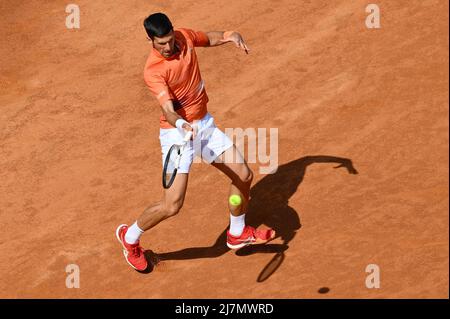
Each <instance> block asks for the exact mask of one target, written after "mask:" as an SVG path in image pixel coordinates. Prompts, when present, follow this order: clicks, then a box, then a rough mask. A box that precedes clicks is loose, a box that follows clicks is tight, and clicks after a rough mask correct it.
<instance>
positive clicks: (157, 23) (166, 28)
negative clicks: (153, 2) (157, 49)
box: [144, 13, 173, 40]
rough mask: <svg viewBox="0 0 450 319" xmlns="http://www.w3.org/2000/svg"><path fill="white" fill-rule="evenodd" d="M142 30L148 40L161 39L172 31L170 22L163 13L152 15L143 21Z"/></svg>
mask: <svg viewBox="0 0 450 319" xmlns="http://www.w3.org/2000/svg"><path fill="white" fill-rule="evenodd" d="M144 28H145V31H146V32H147V34H148V36H149V37H150V39H152V40H153V38H154V37H157V38H162V37H163V36H165V35H166V34H169V33H170V31H172V30H173V26H172V22H170V20H169V18H168V17H167V16H166V15H165V14H164V13H153V14H151V15H149V16H148V17H147V18H146V19H145V20H144Z"/></svg>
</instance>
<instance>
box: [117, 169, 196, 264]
mask: <svg viewBox="0 0 450 319" xmlns="http://www.w3.org/2000/svg"><path fill="white" fill-rule="evenodd" d="M188 176H189V174H186V173H184V174H183V173H180V174H177V176H176V178H175V181H174V182H173V184H172V186H171V187H170V188H169V189H166V190H165V192H164V198H163V199H162V200H161V201H159V202H156V203H154V204H153V205H151V206H149V207H147V208H146V209H145V210H144V212H143V213H142V214H141V216H139V218H138V219H137V221H136V222H135V223H134V224H133V225H131V226H130V227H128V225H126V224H122V225H120V226H119V227H118V228H117V230H116V236H117V239H118V240H119V241H120V243H121V244H122V247H123V254H124V256H125V259H126V261H127V262H128V264H129V265H130V266H131V267H133V268H134V269H136V270H139V271H144V270H145V269H147V267H148V264H147V260H146V259H145V255H144V249H143V248H142V247H141V246H140V244H139V238H140V237H141V235H142V234H143V233H144V232H145V231H146V230H149V229H150V228H153V227H155V226H156V225H157V224H159V223H160V222H162V221H163V220H164V219H167V218H169V217H172V216H175V215H176V214H177V213H178V212H179V211H180V209H181V207H182V206H183V202H184V198H185V195H186V188H187V182H188Z"/></svg>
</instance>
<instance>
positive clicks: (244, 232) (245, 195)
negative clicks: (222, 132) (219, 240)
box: [211, 145, 275, 249]
mask: <svg viewBox="0 0 450 319" xmlns="http://www.w3.org/2000/svg"><path fill="white" fill-rule="evenodd" d="M227 159H233V160H232V161H230V160H227ZM211 165H213V166H214V167H216V168H217V169H219V170H220V171H221V172H223V173H224V174H225V175H227V176H228V177H229V178H230V180H231V185H230V192H229V196H232V195H239V196H240V197H241V199H242V202H241V204H240V205H238V206H234V205H232V204H231V203H230V202H229V201H228V206H229V209H230V212H231V215H230V229H229V230H228V232H227V246H228V247H229V248H231V249H238V248H241V247H244V246H247V245H254V244H264V243H267V242H268V241H270V240H272V239H273V238H275V231H274V230H273V229H266V230H257V229H255V228H253V227H251V226H248V225H245V213H246V211H247V207H248V202H249V200H250V186H251V183H252V180H253V173H252V171H251V169H250V168H249V167H248V165H247V163H246V162H245V160H244V158H243V157H242V155H241V154H240V153H239V151H238V150H237V149H236V146H235V145H233V146H232V147H230V148H228V149H227V150H225V151H224V152H223V153H222V154H221V155H219V156H218V157H217V158H216V159H215V160H214V162H212V163H211Z"/></svg>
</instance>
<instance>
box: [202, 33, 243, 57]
mask: <svg viewBox="0 0 450 319" xmlns="http://www.w3.org/2000/svg"><path fill="white" fill-rule="evenodd" d="M206 35H207V36H208V39H209V46H210V47H215V46H218V45H222V44H225V43H228V42H233V43H234V44H235V45H236V47H237V48H240V49H242V50H244V51H245V52H246V53H248V51H249V50H250V49H249V48H248V46H247V44H246V43H245V41H244V39H243V37H242V35H241V34H240V33H239V32H236V31H210V32H206Z"/></svg>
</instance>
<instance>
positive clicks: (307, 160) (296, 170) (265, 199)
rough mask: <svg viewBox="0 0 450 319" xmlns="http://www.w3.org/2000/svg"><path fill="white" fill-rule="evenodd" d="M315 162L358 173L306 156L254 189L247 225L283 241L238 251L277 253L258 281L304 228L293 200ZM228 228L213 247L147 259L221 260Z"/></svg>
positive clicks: (346, 162) (343, 162)
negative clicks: (264, 228) (270, 230)
mask: <svg viewBox="0 0 450 319" xmlns="http://www.w3.org/2000/svg"><path fill="white" fill-rule="evenodd" d="M314 163H335V164H338V165H337V166H335V167H334V168H340V167H343V168H345V169H347V171H348V173H349V174H358V172H357V171H356V169H355V168H354V167H353V164H352V161H351V160H350V159H347V158H342V157H335V156H326V155H317V156H305V157H302V158H299V159H297V160H294V161H292V162H289V163H286V164H283V165H281V166H279V167H278V170H277V171H276V173H274V174H269V175H267V176H265V177H264V178H262V179H261V180H260V181H259V182H257V183H256V184H255V185H254V186H253V187H252V188H251V191H250V196H251V201H250V204H249V207H248V212H247V215H246V223H247V224H249V225H252V226H254V227H258V226H260V225H262V224H264V225H266V226H269V227H271V228H273V229H275V230H276V232H277V236H276V238H280V239H281V240H282V243H281V244H271V243H268V244H266V245H254V246H247V247H244V248H241V249H239V250H237V251H236V255H239V256H247V255H251V254H254V253H275V256H274V257H273V258H272V260H271V261H270V262H269V264H268V265H266V267H265V268H264V269H263V271H262V272H261V273H260V274H259V276H258V279H257V281H258V282H261V281H264V280H266V279H267V278H269V276H271V275H272V274H273V273H274V272H275V271H276V269H278V267H279V266H280V265H281V263H282V262H283V260H284V258H285V256H284V251H285V250H287V249H288V248H289V245H288V244H289V242H290V241H291V240H292V239H293V238H294V237H295V235H296V234H297V231H298V230H299V229H300V228H301V223H300V216H299V214H298V212H297V211H296V210H295V209H293V208H292V207H290V206H289V198H290V197H291V196H292V195H294V194H295V192H296V191H297V189H298V187H299V185H300V184H301V183H302V181H303V178H304V177H305V173H306V169H307V167H308V166H309V165H311V164H314ZM227 229H228V227H227V228H226V229H225V230H224V231H223V232H222V233H221V234H220V236H219V237H218V238H217V239H216V241H215V243H214V244H213V245H212V246H208V247H194V248H186V249H182V250H178V251H173V252H167V253H160V254H155V253H154V252H152V251H147V252H146V256H147V259H148V260H149V262H150V264H151V265H152V267H153V265H155V264H157V263H158V262H159V261H163V260H183V259H196V258H214V257H219V256H221V255H223V254H225V253H226V252H228V251H229V248H228V247H227V246H226V231H227Z"/></svg>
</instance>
